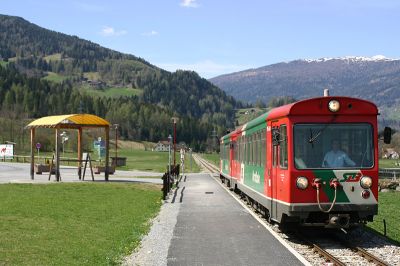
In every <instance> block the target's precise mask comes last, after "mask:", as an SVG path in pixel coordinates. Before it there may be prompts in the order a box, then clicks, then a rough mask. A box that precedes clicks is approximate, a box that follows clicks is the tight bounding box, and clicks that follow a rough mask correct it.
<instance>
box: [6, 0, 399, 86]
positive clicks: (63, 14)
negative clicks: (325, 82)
mask: <svg viewBox="0 0 400 266" xmlns="http://www.w3.org/2000/svg"><path fill="white" fill-rule="evenodd" d="M0 14H6V15H15V16H20V17H23V18H25V19H26V20H28V21H30V22H32V23H34V24H37V25H39V26H41V27H44V28H47V29H51V30H55V31H59V32H63V33H66V34H70V35H76V36H78V37H80V38H83V39H86V40H90V41H92V42H95V43H98V44H100V45H102V46H105V47H107V48H111V49H114V50H117V51H120V52H124V53H129V54H133V55H135V56H138V57H141V58H143V59H145V60H147V61H148V62H150V63H151V64H153V65H156V66H159V67H161V68H163V69H166V70H169V71H175V70H176V69H184V70H194V71H196V72H198V73H199V74H200V76H202V77H204V78H211V77H215V76H218V75H221V74H227V73H232V72H237V71H241V70H245V69H249V68H257V67H261V66H265V65H269V64H274V63H279V62H284V61H285V62H286V61H291V60H296V59H318V58H322V57H342V56H367V57H372V56H375V55H384V56H386V57H388V58H400V49H399V47H400V15H399V14H400V1H398V0H375V1H372V0H274V1H272V0H231V1H228V0H140V1H139V0H131V1H128V0H126V1H122V0H113V1H104V0H70V1H62V0H41V1H37V0H0Z"/></svg>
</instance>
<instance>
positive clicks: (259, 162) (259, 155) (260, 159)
mask: <svg viewBox="0 0 400 266" xmlns="http://www.w3.org/2000/svg"><path fill="white" fill-rule="evenodd" d="M261 136H262V134H261V130H260V131H258V165H259V166H261V162H262V141H261Z"/></svg>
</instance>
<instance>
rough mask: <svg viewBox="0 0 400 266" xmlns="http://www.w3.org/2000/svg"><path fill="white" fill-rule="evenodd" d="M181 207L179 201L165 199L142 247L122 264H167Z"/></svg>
mask: <svg viewBox="0 0 400 266" xmlns="http://www.w3.org/2000/svg"><path fill="white" fill-rule="evenodd" d="M178 193H179V192H178ZM170 198H172V197H170ZM179 209H180V204H179V203H171V199H167V200H165V201H164V204H163V205H162V206H161V211H160V213H159V214H158V216H157V217H156V218H154V219H153V221H152V223H153V224H152V226H151V229H150V232H149V234H148V235H146V236H145V237H144V238H143V239H142V241H141V245H140V247H139V248H138V249H136V250H134V252H133V253H132V254H131V255H129V256H128V257H126V258H125V259H124V261H123V263H122V265H140V266H147V265H148V266H150V265H151V266H158V265H159V266H161V265H167V256H168V249H169V245H170V243H171V239H172V236H173V232H174V228H175V225H176V221H177V216H178V213H179Z"/></svg>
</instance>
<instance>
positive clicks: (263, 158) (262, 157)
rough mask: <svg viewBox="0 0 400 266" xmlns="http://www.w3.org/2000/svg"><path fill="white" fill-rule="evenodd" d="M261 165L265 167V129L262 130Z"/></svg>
mask: <svg viewBox="0 0 400 266" xmlns="http://www.w3.org/2000/svg"><path fill="white" fill-rule="evenodd" d="M260 143H261V144H260V145H261V151H260V153H261V156H260V158H261V165H265V129H263V130H261V142H260Z"/></svg>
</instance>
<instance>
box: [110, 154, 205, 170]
mask: <svg viewBox="0 0 400 266" xmlns="http://www.w3.org/2000/svg"><path fill="white" fill-rule="evenodd" d="M118 157H127V159H126V166H123V167H118V168H117V169H121V170H132V169H134V170H140V171H152V172H160V173H164V172H166V170H167V166H168V152H155V151H143V150H132V149H120V150H118ZM171 163H173V159H172V158H171ZM176 163H180V157H179V153H178V152H177V153H176ZM185 164H186V172H193V173H198V172H199V171H200V168H199V167H198V166H197V164H196V163H195V162H194V160H193V161H192V171H190V157H189V154H186V162H185Z"/></svg>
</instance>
